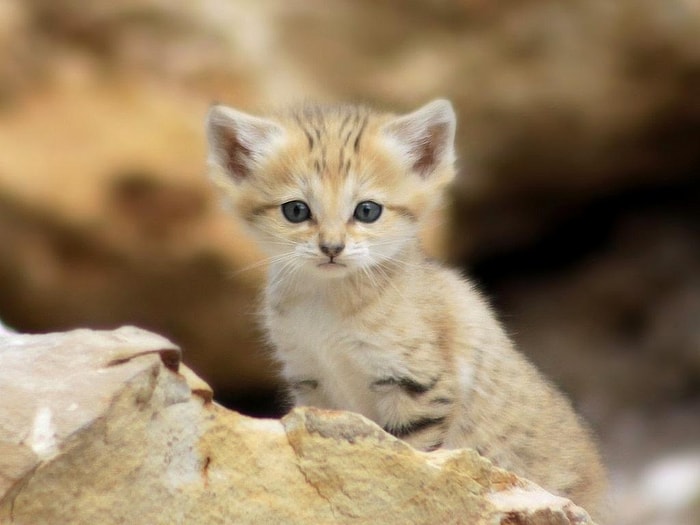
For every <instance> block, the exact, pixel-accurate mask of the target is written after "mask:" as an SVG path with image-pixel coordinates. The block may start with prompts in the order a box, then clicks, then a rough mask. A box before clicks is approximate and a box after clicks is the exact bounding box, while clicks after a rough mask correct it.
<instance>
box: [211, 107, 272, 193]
mask: <svg viewBox="0 0 700 525" xmlns="http://www.w3.org/2000/svg"><path fill="white" fill-rule="evenodd" d="M206 128H207V139H208V142H209V160H210V162H211V163H212V164H214V165H216V166H218V167H219V168H221V169H222V170H223V171H224V172H225V173H226V174H227V175H228V176H229V177H230V178H231V179H233V180H234V181H241V180H243V179H245V178H246V177H248V176H249V175H250V173H251V170H252V168H253V167H254V166H255V165H256V164H257V163H259V162H260V161H261V160H262V159H263V158H265V156H267V155H269V154H270V152H271V150H272V149H273V148H274V146H275V145H276V144H277V143H278V141H279V140H280V139H281V138H282V136H283V135H284V131H283V129H282V128H281V127H280V126H279V125H278V124H276V123H275V122H272V121H270V120H266V119H262V118H259V117H254V116H252V115H248V114H247V113H243V112H241V111H237V110H235V109H232V108H229V107H226V106H213V107H212V108H211V109H210V110H209V114H208V115H207V121H206Z"/></svg>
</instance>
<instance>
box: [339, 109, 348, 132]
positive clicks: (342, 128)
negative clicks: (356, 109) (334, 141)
mask: <svg viewBox="0 0 700 525" xmlns="http://www.w3.org/2000/svg"><path fill="white" fill-rule="evenodd" d="M349 121H350V113H347V114H346V115H345V118H344V119H343V122H341V124H340V129H339V130H338V136H339V137H342V136H343V131H345V126H347V124H348V122H349Z"/></svg>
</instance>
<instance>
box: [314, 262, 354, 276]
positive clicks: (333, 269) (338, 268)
mask: <svg viewBox="0 0 700 525" xmlns="http://www.w3.org/2000/svg"><path fill="white" fill-rule="evenodd" d="M309 270H310V271H311V272H313V274H314V275H316V276H318V277H320V278H323V279H337V278H339V277H345V276H346V275H348V274H349V273H350V271H351V269H350V268H349V267H348V266H347V265H345V264H343V263H337V262H323V263H317V264H314V265H313V267H311V268H309Z"/></svg>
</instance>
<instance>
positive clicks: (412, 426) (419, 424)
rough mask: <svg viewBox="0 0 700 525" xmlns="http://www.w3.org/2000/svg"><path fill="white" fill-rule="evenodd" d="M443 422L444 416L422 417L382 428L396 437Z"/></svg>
mask: <svg viewBox="0 0 700 525" xmlns="http://www.w3.org/2000/svg"><path fill="white" fill-rule="evenodd" d="M444 422H445V418H444V417H422V418H419V419H415V420H413V421H409V422H407V423H404V424H401V425H397V426H392V427H384V430H386V431H387V432H389V433H390V434H393V435H394V436H396V437H397V438H405V437H406V436H410V435H411V434H415V433H416V432H420V431H421V430H425V429H426V428H430V427H435V426H438V425H442V424H443V423H444Z"/></svg>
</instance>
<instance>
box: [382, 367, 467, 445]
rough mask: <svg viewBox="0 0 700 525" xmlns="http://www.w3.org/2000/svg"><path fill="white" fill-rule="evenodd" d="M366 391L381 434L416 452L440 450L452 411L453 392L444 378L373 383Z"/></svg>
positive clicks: (391, 378) (387, 379)
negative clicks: (373, 398) (377, 414)
mask: <svg viewBox="0 0 700 525" xmlns="http://www.w3.org/2000/svg"><path fill="white" fill-rule="evenodd" d="M370 389H371V390H372V391H373V392H375V394H376V395H377V396H378V398H377V405H378V407H379V412H380V414H381V417H382V421H381V424H382V426H383V427H384V430H386V431H387V432H389V433H390V434H393V435H394V436H396V437H397V438H399V439H401V440H403V441H406V442H407V443H408V444H410V445H411V446H413V447H414V448H417V449H419V450H435V449H438V448H440V447H442V446H443V444H444V441H445V436H446V434H447V429H448V427H449V425H450V423H451V420H452V414H453V411H454V389H453V387H452V382H451V381H450V378H449V376H448V375H447V374H439V375H436V376H434V377H418V376H414V375H397V376H387V377H381V378H378V379H376V380H375V381H374V382H373V383H372V384H371V385H370Z"/></svg>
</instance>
